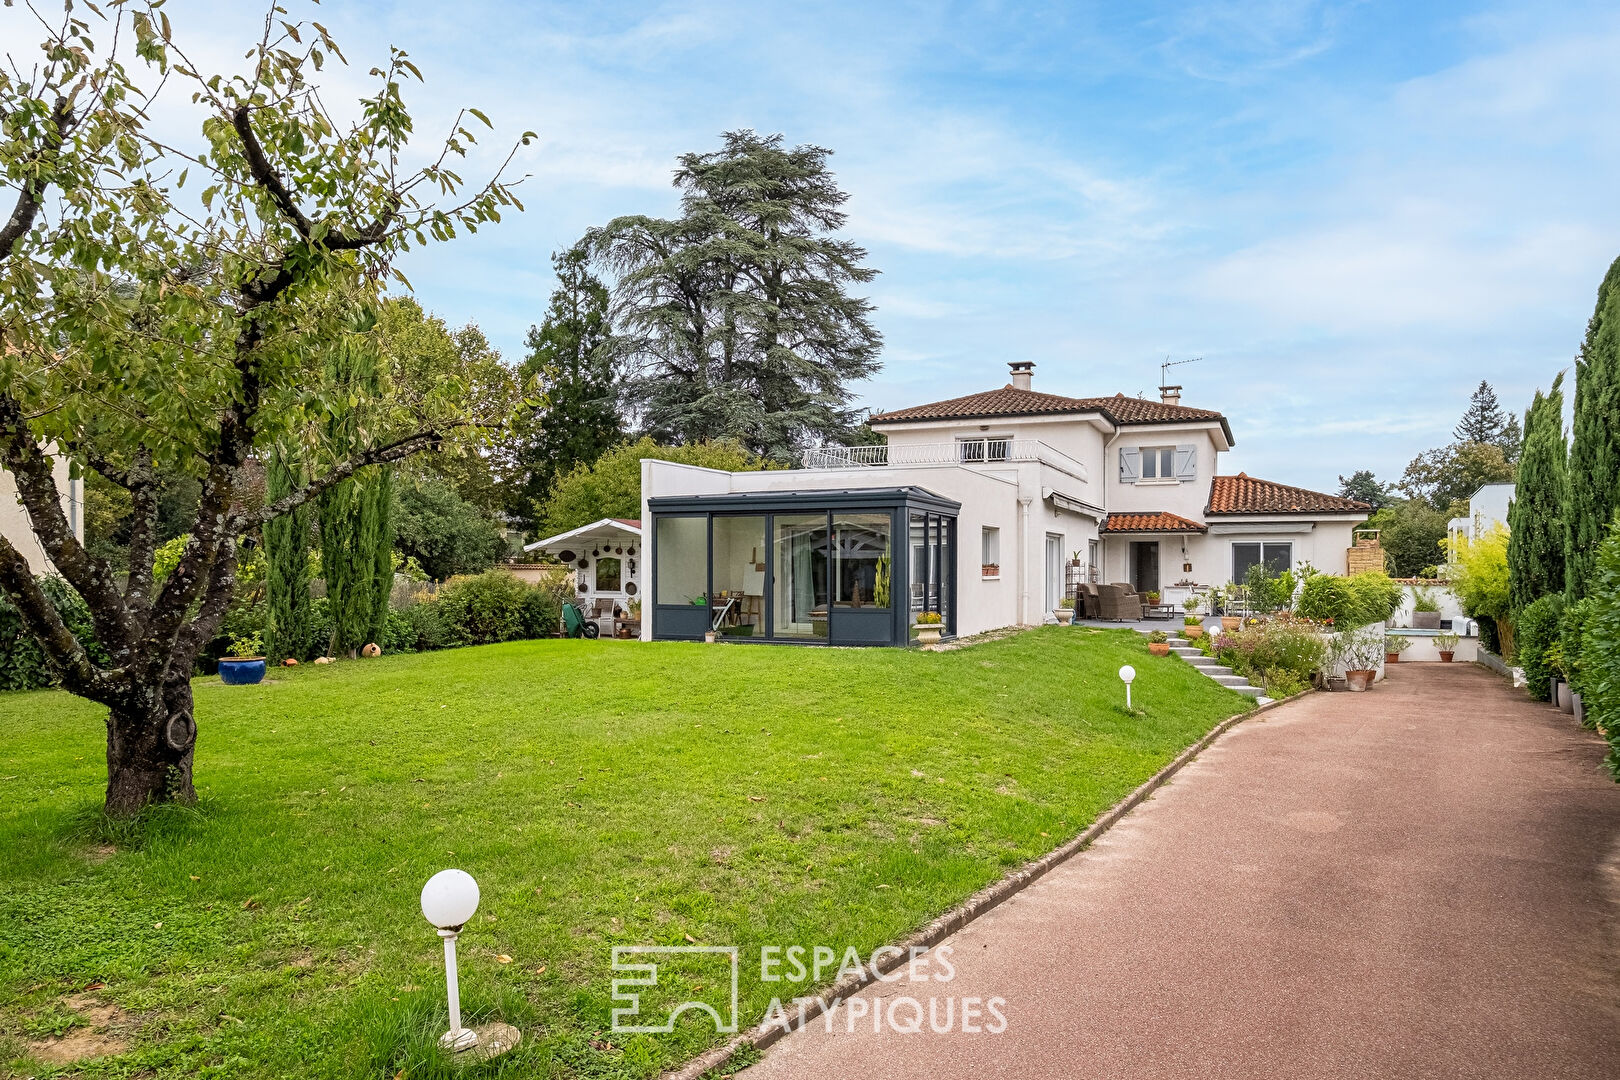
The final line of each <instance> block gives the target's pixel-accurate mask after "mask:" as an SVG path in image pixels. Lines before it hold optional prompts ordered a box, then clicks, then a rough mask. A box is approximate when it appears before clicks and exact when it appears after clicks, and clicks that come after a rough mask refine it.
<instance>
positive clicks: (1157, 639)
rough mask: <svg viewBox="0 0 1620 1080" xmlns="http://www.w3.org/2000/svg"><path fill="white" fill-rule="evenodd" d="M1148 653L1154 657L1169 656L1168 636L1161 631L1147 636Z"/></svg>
mask: <svg viewBox="0 0 1620 1080" xmlns="http://www.w3.org/2000/svg"><path fill="white" fill-rule="evenodd" d="M1147 639H1148V652H1150V653H1152V654H1153V655H1154V656H1169V655H1170V635H1168V634H1166V633H1165V632H1164V631H1163V630H1155V631H1153V633H1151V634H1149V635H1148V638H1147Z"/></svg>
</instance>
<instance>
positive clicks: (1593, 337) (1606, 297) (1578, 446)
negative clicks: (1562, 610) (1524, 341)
mask: <svg viewBox="0 0 1620 1080" xmlns="http://www.w3.org/2000/svg"><path fill="white" fill-rule="evenodd" d="M1616 509H1620V259H1616V260H1615V261H1614V262H1613V263H1611V264H1610V266H1609V272H1608V273H1607V274H1605V275H1604V277H1603V284H1601V285H1600V286H1598V299H1597V308H1596V309H1595V310H1594V311H1593V312H1592V319H1591V321H1590V322H1589V323H1587V325H1586V340H1585V341H1583V342H1582V343H1581V352H1580V356H1579V357H1578V358H1577V359H1576V361H1575V420H1574V424H1573V426H1572V427H1571V440H1570V447H1569V509H1568V512H1567V513H1566V514H1565V520H1566V522H1567V529H1568V539H1567V544H1566V551H1567V553H1568V558H1567V560H1566V564H1565V575H1564V576H1565V587H1566V589H1567V591H1568V593H1569V598H1570V599H1571V600H1579V599H1580V598H1582V597H1583V596H1585V595H1586V594H1587V589H1588V583H1589V581H1590V579H1591V576H1592V565H1593V559H1594V558H1595V557H1596V552H1597V546H1598V544H1599V543H1601V542H1602V541H1603V539H1604V537H1605V536H1607V535H1608V525H1609V521H1610V519H1611V518H1613V517H1614V513H1615V510H1616Z"/></svg>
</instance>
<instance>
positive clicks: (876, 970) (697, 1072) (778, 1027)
mask: <svg viewBox="0 0 1620 1080" xmlns="http://www.w3.org/2000/svg"><path fill="white" fill-rule="evenodd" d="M1311 692H1312V691H1310V690H1304V691H1301V692H1300V693H1298V694H1295V695H1294V696H1293V697H1287V698H1280V699H1278V700H1276V701H1268V702H1266V703H1265V704H1264V705H1257V706H1255V707H1254V708H1252V709H1250V710H1249V711H1248V712H1243V713H1239V714H1237V715H1236V716H1231V717H1228V718H1227V719H1225V720H1222V721H1221V722H1220V723H1219V724H1216V725H1215V726H1214V727H1213V728H1211V729H1210V730H1209V732H1208V733H1207V734H1205V735H1204V737H1203V738H1201V739H1199V740H1198V741H1197V742H1195V743H1193V744H1192V745H1191V746H1189V747H1187V749H1185V750H1183V751H1182V752H1181V753H1179V754H1177V755H1176V757H1175V759H1174V760H1173V761H1171V762H1170V763H1169V764H1168V765H1166V766H1165V767H1164V768H1162V769H1160V770H1159V771H1158V772H1156V773H1154V774H1153V775H1152V776H1150V777H1149V778H1148V779H1147V780H1146V781H1144V782H1143V783H1142V785H1141V786H1140V787H1138V788H1137V789H1136V790H1135V791H1133V792H1131V793H1130V794H1129V795H1127V796H1125V798H1123V799H1121V800H1120V801H1119V802H1117V803H1115V804H1114V805H1113V807H1111V808H1110V809H1109V810H1108V811H1107V812H1105V813H1104V814H1103V815H1102V816H1101V817H1099V818H1098V819H1097V820H1096V821H1094V822H1092V823H1091V826H1090V827H1089V828H1087V829H1086V830H1085V831H1084V832H1082V833H1080V835H1078V836H1076V837H1075V838H1074V839H1073V840H1070V841H1069V842H1068V843H1066V844H1063V845H1062V846H1061V847H1057V848H1054V849H1052V850H1051V851H1049V852H1047V853H1046V854H1045V855H1042V856H1041V857H1040V858H1039V859H1036V860H1035V861H1034V862H1032V863H1030V864H1029V865H1027V866H1025V867H1023V868H1022V869H1020V870H1015V871H1013V872H1012V873H1011V874H1008V875H1007V876H1006V877H1004V878H1002V879H1000V880H999V881H994V882H991V883H990V884H989V885H986V886H985V887H984V888H982V889H980V890H979V891H978V892H976V893H974V894H973V895H972V896H970V897H968V898H967V899H966V900H964V901H962V902H961V903H960V904H958V905H957V906H956V907H954V908H952V909H951V910H949V911H947V912H946V913H945V914H943V915H941V916H940V917H939V918H937V919H935V920H934V921H933V922H931V923H929V924H928V925H927V926H925V927H923V928H922V929H921V930H919V931H917V932H916V933H914V934H912V935H911V936H909V937H907V938H904V939H903V940H901V941H897V942H895V943H894V948H893V951H886V955H885V956H884V958H883V961H882V962H881V963H880V964H868V965H867V966H866V967H864V968H862V969H861V970H860V971H859V972H857V973H855V974H852V975H847V976H845V977H844V978H842V979H840V980H838V981H837V982H835V983H833V985H832V986H830V987H828V988H827V989H826V990H824V991H822V992H821V993H820V994H818V995H817V996H816V997H815V999H814V1000H812V1001H810V1002H808V1003H806V1004H805V1005H802V1006H800V1007H799V1008H798V1009H797V1010H795V1011H794V1012H793V1013H791V1014H790V1015H789V1016H788V1022H787V1024H786V1025H783V1024H782V1023H781V1022H780V1021H775V1022H771V1023H764V1024H759V1025H758V1026H756V1027H753V1028H750V1029H749V1030H748V1031H745V1032H743V1033H742V1034H740V1035H737V1036H735V1037H734V1038H732V1039H731V1041H729V1042H727V1043H725V1044H724V1045H721V1046H717V1047H715V1048H714V1049H713V1050H707V1051H705V1052H703V1053H701V1054H699V1055H698V1056H697V1057H695V1058H692V1059H691V1060H690V1061H688V1062H686V1063H685V1064H684V1065H680V1066H678V1067H676V1068H675V1069H672V1070H670V1071H668V1072H666V1073H664V1074H663V1077H662V1080H699V1078H700V1077H702V1076H703V1074H704V1073H706V1072H708V1071H709V1070H711V1069H718V1068H720V1067H721V1066H723V1065H725V1064H726V1063H727V1062H728V1061H730V1060H731V1059H732V1058H733V1057H734V1056H736V1054H737V1052H738V1051H739V1050H742V1049H744V1048H746V1047H753V1048H754V1049H755V1050H764V1049H766V1048H767V1047H769V1046H771V1045H772V1044H773V1043H775V1042H776V1041H777V1040H779V1039H781V1038H782V1037H783V1036H784V1035H787V1034H788V1033H789V1032H792V1031H796V1030H798V1029H799V1028H801V1027H803V1026H804V1025H805V1024H807V1023H809V1022H810V1021H812V1020H814V1019H815V1018H816V1017H818V1016H820V1015H822V1014H823V1013H825V1012H826V1011H827V1008H828V1006H829V1005H830V1004H833V1003H836V1002H839V1001H843V1000H845V999H847V998H849V997H850V996H852V995H854V994H855V993H857V992H859V991H860V990H862V989H863V988H865V987H867V986H870V985H871V984H872V983H873V982H875V981H876V980H877V977H878V976H879V975H887V974H888V973H889V972H891V971H893V970H895V969H896V968H899V967H902V966H903V965H904V964H906V963H907V962H908V960H909V957H910V952H911V949H912V948H913V947H916V948H918V949H931V948H933V947H934V946H935V945H938V944H939V943H940V942H941V941H944V940H945V939H946V938H948V937H950V936H951V935H952V934H954V933H956V932H957V931H958V930H960V929H962V928H963V927H964V926H967V925H968V924H969V923H971V922H973V921H974V920H975V919H977V918H979V916H981V915H984V914H986V913H987V912H989V911H992V910H993V909H995V908H997V907H999V906H1001V905H1002V904H1004V903H1006V902H1007V901H1008V900H1011V899H1012V898H1013V897H1014V896H1017V895H1018V894H1019V893H1021V892H1023V891H1024V890H1025V889H1027V888H1029V887H1030V886H1031V885H1033V884H1035V882H1037V881H1039V880H1040V879H1041V878H1043V877H1045V876H1046V875H1047V874H1049V873H1051V872H1052V871H1053V870H1055V869H1057V868H1058V867H1059V866H1062V865H1063V864H1064V863H1066V862H1068V861H1069V860H1070V859H1072V858H1073V857H1074V856H1076V855H1078V854H1079V853H1080V852H1082V851H1084V850H1085V849H1086V848H1088V847H1090V846H1091V844H1092V842H1093V841H1095V840H1096V839H1097V837H1099V836H1101V835H1102V834H1103V833H1105V832H1107V831H1108V830H1109V829H1111V828H1113V826H1114V825H1115V823H1117V822H1118V821H1119V819H1120V818H1122V817H1124V816H1125V815H1126V814H1128V813H1130V812H1131V811H1132V810H1134V809H1136V807H1137V806H1138V805H1140V804H1141V803H1142V801H1143V800H1144V799H1146V798H1147V797H1148V796H1149V795H1151V794H1153V792H1154V791H1155V790H1157V789H1158V788H1160V787H1162V786H1163V785H1164V782H1165V781H1166V780H1169V779H1170V778H1171V777H1172V776H1174V775H1175V774H1176V773H1178V772H1180V771H1181V770H1182V769H1183V768H1184V767H1185V766H1186V765H1187V763H1188V762H1190V761H1192V760H1193V759H1194V758H1196V757H1197V756H1198V755H1199V754H1201V753H1203V752H1204V751H1205V750H1206V749H1208V748H1209V746H1210V744H1211V743H1213V742H1214V741H1215V740H1216V739H1218V738H1220V737H1221V736H1222V735H1224V734H1226V732H1228V731H1230V730H1231V729H1232V728H1233V727H1235V726H1237V725H1238V724H1239V723H1241V722H1242V721H1244V720H1248V719H1250V718H1251V717H1255V716H1258V715H1260V714H1261V713H1264V712H1270V711H1271V710H1272V709H1275V708H1277V707H1278V706H1280V705H1286V704H1288V703H1289V702H1291V701H1297V700H1298V699H1299V698H1302V697H1304V696H1305V695H1306V694H1309V693H1311Z"/></svg>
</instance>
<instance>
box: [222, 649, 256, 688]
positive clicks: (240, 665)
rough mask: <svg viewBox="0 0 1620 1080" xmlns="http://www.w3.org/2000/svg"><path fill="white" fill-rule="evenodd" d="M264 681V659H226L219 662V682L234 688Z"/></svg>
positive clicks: (251, 657)
mask: <svg viewBox="0 0 1620 1080" xmlns="http://www.w3.org/2000/svg"><path fill="white" fill-rule="evenodd" d="M263 679H264V657H262V656H250V657H240V658H235V659H233V658H231V657H226V658H225V659H223V660H221V661H220V662H219V681H220V682H224V683H229V684H230V685H232V686H248V685H251V684H252V683H256V682H260V681H262V680H263Z"/></svg>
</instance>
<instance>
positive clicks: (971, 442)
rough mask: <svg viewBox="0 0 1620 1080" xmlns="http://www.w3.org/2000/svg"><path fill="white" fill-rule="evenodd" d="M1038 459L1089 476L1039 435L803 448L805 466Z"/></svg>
mask: <svg viewBox="0 0 1620 1080" xmlns="http://www.w3.org/2000/svg"><path fill="white" fill-rule="evenodd" d="M1026 461H1038V462H1040V463H1042V464H1044V465H1050V466H1051V467H1052V468H1054V469H1058V470H1061V471H1062V472H1065V473H1068V474H1069V475H1070V476H1074V477H1077V478H1079V479H1080V480H1089V479H1090V477H1089V476H1088V470H1087V469H1086V466H1085V464H1084V463H1083V462H1080V461H1076V460H1075V459H1074V458H1072V457H1070V456H1069V455H1067V454H1065V453H1063V452H1061V451H1059V450H1054V449H1052V447H1050V446H1048V445H1046V444H1045V443H1043V442H1041V441H1040V440H1039V439H957V440H954V441H952V442H938V443H912V442H906V443H899V444H895V443H890V444H887V445H884V446H826V447H822V448H821V449H819V450H810V451H806V453H805V455H804V461H803V465H804V467H805V468H806V469H882V468H899V467H904V466H907V465H970V466H973V465H989V466H997V465H1006V464H1012V463H1019V462H1026Z"/></svg>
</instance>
